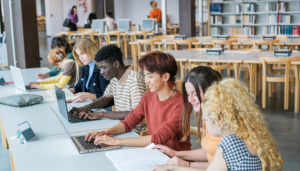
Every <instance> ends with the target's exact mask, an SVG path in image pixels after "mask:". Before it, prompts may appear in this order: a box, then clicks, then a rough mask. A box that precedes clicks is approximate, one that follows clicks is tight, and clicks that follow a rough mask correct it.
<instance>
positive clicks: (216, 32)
mask: <svg viewBox="0 0 300 171" xmlns="http://www.w3.org/2000/svg"><path fill="white" fill-rule="evenodd" d="M210 33H211V35H212V36H218V35H221V28H220V27H210Z"/></svg>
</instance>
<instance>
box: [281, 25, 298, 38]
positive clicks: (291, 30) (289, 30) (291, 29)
mask: <svg viewBox="0 0 300 171" xmlns="http://www.w3.org/2000/svg"><path fill="white" fill-rule="evenodd" d="M278 34H281V35H287V36H299V35H300V28H299V26H278Z"/></svg>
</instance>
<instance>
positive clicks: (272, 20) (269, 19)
mask: <svg viewBox="0 0 300 171" xmlns="http://www.w3.org/2000/svg"><path fill="white" fill-rule="evenodd" d="M276 19H277V18H276V14H270V15H267V23H268V24H276V22H277V21H276Z"/></svg>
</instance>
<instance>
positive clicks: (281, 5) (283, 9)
mask: <svg viewBox="0 0 300 171" xmlns="http://www.w3.org/2000/svg"><path fill="white" fill-rule="evenodd" d="M286 7H287V6H286V3H284V2H279V3H278V11H279V12H286Z"/></svg>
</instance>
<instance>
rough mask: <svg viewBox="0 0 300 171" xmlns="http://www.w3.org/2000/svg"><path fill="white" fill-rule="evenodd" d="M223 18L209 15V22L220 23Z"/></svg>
mask: <svg viewBox="0 0 300 171" xmlns="http://www.w3.org/2000/svg"><path fill="white" fill-rule="evenodd" d="M222 23H223V18H222V17H221V16H218V15H214V16H213V15H212V16H210V24H222Z"/></svg>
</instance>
